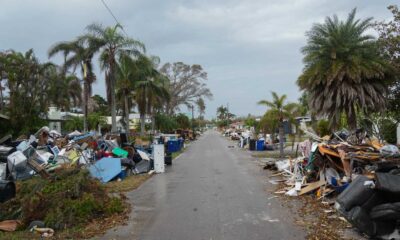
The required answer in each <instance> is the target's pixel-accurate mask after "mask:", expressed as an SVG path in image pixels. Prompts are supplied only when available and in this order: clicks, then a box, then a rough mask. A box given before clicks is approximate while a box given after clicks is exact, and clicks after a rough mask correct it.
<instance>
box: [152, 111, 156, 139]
mask: <svg viewBox="0 0 400 240" xmlns="http://www.w3.org/2000/svg"><path fill="white" fill-rule="evenodd" d="M155 129H156V117H155V115H154V113H153V114H152V115H151V132H152V133H153V136H154V134H155V131H156V130H155Z"/></svg>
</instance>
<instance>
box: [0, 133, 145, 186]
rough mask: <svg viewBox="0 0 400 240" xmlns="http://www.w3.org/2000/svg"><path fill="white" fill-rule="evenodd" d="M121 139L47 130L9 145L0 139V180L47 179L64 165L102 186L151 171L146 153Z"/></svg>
mask: <svg viewBox="0 0 400 240" xmlns="http://www.w3.org/2000/svg"><path fill="white" fill-rule="evenodd" d="M121 139H123V138H121V137H120V136H119V135H106V136H104V137H103V136H96V134H95V133H94V132H89V133H84V134H83V133H80V132H78V131H74V132H72V133H70V134H68V135H66V136H61V134H59V133H57V132H56V131H54V130H52V131H49V129H48V128H47V127H43V128H41V129H40V130H39V131H38V132H37V133H36V134H34V135H31V136H30V137H29V138H19V139H17V140H15V141H12V140H11V136H6V137H4V138H3V139H0V180H6V181H13V180H24V179H29V178H30V177H32V176H33V175H40V176H41V177H43V178H49V176H50V175H51V174H52V173H53V172H54V171H55V170H56V169H58V168H62V167H63V166H64V165H66V166H77V167H81V168H87V169H88V170H89V172H90V173H91V175H92V176H93V177H96V178H98V179H99V180H100V181H101V182H103V183H105V182H108V181H110V180H112V179H115V178H116V177H117V178H119V179H123V178H124V177H125V176H126V175H129V174H138V173H144V172H148V171H149V170H151V168H152V164H153V163H152V161H151V159H150V157H149V156H148V155H149V153H147V152H145V151H144V150H139V149H136V148H135V146H133V145H131V144H129V143H127V142H121Z"/></svg>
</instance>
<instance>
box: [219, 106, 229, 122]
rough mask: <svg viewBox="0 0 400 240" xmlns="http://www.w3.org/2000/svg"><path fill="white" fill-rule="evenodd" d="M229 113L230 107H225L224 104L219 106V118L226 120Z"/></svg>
mask: <svg viewBox="0 0 400 240" xmlns="http://www.w3.org/2000/svg"><path fill="white" fill-rule="evenodd" d="M227 115H228V108H227V107H224V106H223V105H221V106H219V107H218V108H217V118H218V119H219V120H222V121H223V120H226V119H227Z"/></svg>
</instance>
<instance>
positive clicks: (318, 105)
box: [297, 9, 389, 129]
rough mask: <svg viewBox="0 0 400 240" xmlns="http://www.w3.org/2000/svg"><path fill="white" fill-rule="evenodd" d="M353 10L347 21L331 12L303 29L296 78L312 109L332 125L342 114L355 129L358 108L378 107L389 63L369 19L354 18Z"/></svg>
mask: <svg viewBox="0 0 400 240" xmlns="http://www.w3.org/2000/svg"><path fill="white" fill-rule="evenodd" d="M355 14H356V9H354V10H353V11H351V13H350V14H349V16H348V18H347V20H346V21H339V19H338V17H337V16H336V15H335V16H333V18H330V17H327V18H326V20H325V23H323V24H315V25H314V26H313V27H312V29H311V31H309V32H307V37H308V40H307V45H306V46H305V47H303V49H302V52H303V54H304V55H305V56H304V59H303V61H304V63H305V67H304V70H303V73H302V74H301V75H300V77H299V78H298V80H297V84H298V85H299V86H300V88H301V89H302V90H306V91H307V92H308V94H309V102H310V107H311V109H312V110H313V111H314V112H316V113H318V114H319V115H323V116H327V117H328V119H329V121H330V125H331V127H332V128H334V127H335V126H337V125H338V123H339V121H340V117H341V115H342V113H344V114H345V115H346V116H347V122H348V124H349V127H350V129H355V128H356V127H357V120H356V119H357V118H356V112H357V111H364V112H366V111H368V110H374V111H375V110H376V111H382V109H384V106H385V97H384V96H385V93H386V92H387V88H386V86H385V82H384V81H383V80H384V79H385V78H386V77H387V73H388V68H389V67H388V64H387V63H386V62H385V60H384V59H383V58H382V57H381V56H380V54H379V51H378V50H377V44H376V41H375V39H374V37H373V36H371V35H367V34H366V31H367V30H368V29H370V28H371V26H372V23H371V20H372V18H367V19H364V20H360V19H357V20H356V19H355Z"/></svg>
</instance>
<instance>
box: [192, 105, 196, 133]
mask: <svg viewBox="0 0 400 240" xmlns="http://www.w3.org/2000/svg"><path fill="white" fill-rule="evenodd" d="M191 108H192V132H193V138H195V134H194V105H193V104H192V105H191Z"/></svg>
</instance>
